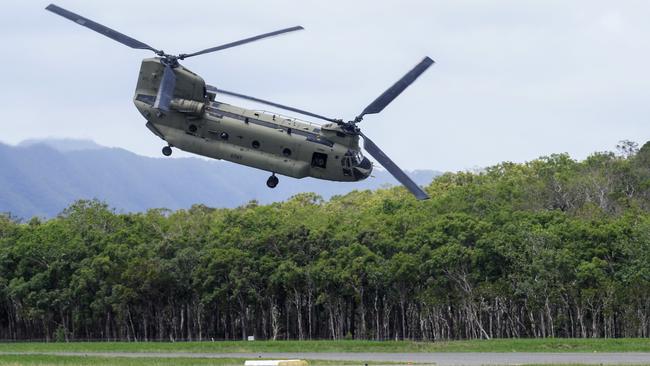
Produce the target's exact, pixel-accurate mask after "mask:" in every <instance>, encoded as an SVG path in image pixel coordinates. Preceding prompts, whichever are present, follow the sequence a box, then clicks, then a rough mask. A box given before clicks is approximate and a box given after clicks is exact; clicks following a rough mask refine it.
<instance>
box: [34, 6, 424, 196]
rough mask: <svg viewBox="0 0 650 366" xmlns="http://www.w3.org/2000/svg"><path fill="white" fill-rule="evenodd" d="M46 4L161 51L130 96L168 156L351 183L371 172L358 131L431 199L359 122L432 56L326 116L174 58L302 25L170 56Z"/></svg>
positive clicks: (145, 65) (401, 177) (413, 188)
mask: <svg viewBox="0 0 650 366" xmlns="http://www.w3.org/2000/svg"><path fill="white" fill-rule="evenodd" d="M45 9H47V10H49V11H51V12H53V13H55V14H57V15H59V16H62V17H64V18H66V19H68V20H71V21H73V22H75V23H76V24H78V25H81V26H83V27H86V28H88V29H91V30H93V31H95V32H98V33H100V34H102V35H104V36H106V37H108V38H110V39H112V40H114V41H117V42H119V43H121V44H123V45H125V46H127V47H130V48H133V49H140V50H149V51H152V52H154V53H155V54H156V55H157V56H158V57H153V58H147V59H144V60H143V61H142V65H141V66H140V73H139V75H138V82H137V86H136V90H135V96H134V98H133V101H134V103H135V106H136V107H137V108H138V110H139V111H140V113H141V114H142V115H143V116H144V118H145V119H146V120H147V123H146V126H147V128H149V130H151V132H153V133H154V134H155V135H157V136H158V137H160V138H161V139H163V140H165V141H166V142H167V146H164V147H163V149H162V152H163V154H164V155H166V156H169V155H171V154H172V147H175V148H178V149H181V150H184V151H187V152H190V153H194V154H198V155H203V156H207V157H210V158H214V159H223V160H228V161H231V162H234V163H237V164H242V165H247V166H250V167H254V168H258V169H263V170H266V171H269V172H271V176H270V177H269V178H268V180H267V181H266V185H267V186H268V187H270V188H275V187H276V186H277V185H278V181H279V180H278V178H277V177H276V174H282V175H286V176H289V177H294V178H304V177H314V178H319V179H327V180H332V181H347V182H353V181H359V180H363V179H366V178H367V177H368V176H370V174H371V173H372V163H371V162H370V160H368V158H366V157H364V156H363V155H362V154H361V147H360V146H359V138H360V137H363V141H364V144H363V147H364V149H365V150H366V151H367V152H368V153H369V154H370V155H371V156H372V157H374V158H375V159H376V160H377V161H378V162H379V163H380V164H381V165H383V167H384V168H386V170H388V171H389V172H390V173H391V174H392V175H393V176H394V177H395V178H396V179H397V180H398V181H399V182H400V183H402V184H403V185H404V186H405V187H406V188H407V189H408V190H409V191H410V192H411V193H413V195H414V196H415V197H416V198H417V199H427V198H429V196H428V195H427V193H426V192H424V190H423V189H422V188H421V187H419V186H418V185H417V184H416V183H415V182H413V180H412V179H411V178H409V177H408V176H407V175H406V173H404V171H402V169H400V168H399V167H398V166H397V164H395V163H394V162H393V161H392V160H391V159H390V158H389V157H388V156H387V155H386V154H385V153H384V152H383V151H382V150H381V149H380V148H379V146H377V145H376V144H375V143H374V142H373V141H372V140H371V139H370V138H369V137H368V136H366V135H365V134H364V133H362V132H361V129H360V128H359V127H358V124H359V123H360V122H361V121H362V120H363V118H364V116H365V115H368V114H376V113H379V112H381V111H382V110H383V109H384V108H385V107H386V106H387V105H388V104H390V103H391V102H392V101H393V100H394V99H395V98H396V97H397V96H398V95H400V94H401V93H402V92H403V91H404V90H405V89H406V88H407V87H408V86H409V85H411V84H412V83H413V82H414V81H415V80H416V79H417V78H418V77H419V76H420V75H421V74H422V73H424V71H426V70H427V69H428V68H429V66H431V65H433V63H434V62H433V60H432V59H430V58H429V57H425V58H424V59H423V60H422V61H420V62H419V63H418V64H417V65H415V67H414V68H413V69H411V70H410V71H409V72H407V73H406V75H404V76H403V77H402V78H400V79H399V80H398V81H397V82H396V83H395V84H394V85H393V86H391V87H390V88H388V89H387V90H386V91H385V92H383V93H382V94H380V95H379V96H378V97H377V98H376V99H375V100H374V101H373V102H372V103H370V104H369V105H368V106H367V107H366V108H365V109H364V110H363V111H362V112H361V113H360V114H359V115H358V116H356V117H355V118H354V119H353V120H350V121H347V122H345V121H343V120H342V119H339V118H330V117H325V116H322V115H318V114H315V113H312V112H308V111H305V110H301V109H298V108H294V107H290V106H286V105H281V104H278V103H274V102H269V101H266V100H262V99H258V98H255V97H251V96H248V95H244V94H239V93H235V92H229V91H226V90H223V89H217V88H215V87H214V86H210V85H206V83H205V81H204V80H203V79H202V78H201V77H200V76H199V75H197V74H195V73H193V72H192V71H190V70H188V69H187V68H186V67H184V66H183V65H181V64H180V63H179V61H182V60H185V59H186V58H188V57H194V56H199V55H204V54H207V53H212V52H217V51H222V50H225V49H229V48H232V47H237V46H241V45H244V44H247V43H250V42H254V41H258V40H261V39H265V38H269V37H274V36H278V35H281V34H286V33H289V32H295V31H299V30H302V29H304V28H303V27H302V26H294V27H290V28H285V29H280V30H276V31H273V32H269V33H264V34H260V35H256V36H253V37H249V38H245V39H241V40H238V41H235V42H230V43H226V44H222V45H219V46H216V47H211V48H206V49H204V50H201V51H198V52H194V53H190V54H185V53H182V54H179V55H171V54H167V53H165V52H164V51H162V50H160V49H156V48H154V47H151V46H150V45H148V44H146V43H144V42H141V41H138V40H137V39H135V38H131V37H129V36H127V35H125V34H122V33H120V32H118V31H116V30H113V29H111V28H108V27H106V26H104V25H102V24H99V23H97V22H95V21H93V20H90V19H88V18H84V17H82V16H81V15H79V14H76V13H73V12H71V11H69V10H66V9H63V8H61V7H59V6H56V5H54V4H50V5H48V6H47V7H46V8H45ZM219 94H224V95H230V96H234V97H238V98H242V99H246V100H251V101H254V102H257V103H261V104H266V105H271V106H273V107H276V108H280V109H283V110H288V111H292V112H296V113H298V114H301V115H304V116H311V117H314V118H317V119H320V120H324V121H327V122H329V123H327V124H324V125H318V124H315V123H311V122H306V121H303V120H300V119H297V118H294V117H287V116H284V115H281V114H278V113H271V112H265V111H258V110H249V109H245V108H240V107H236V106H233V105H230V104H226V103H223V102H220V101H217V100H215V99H216V97H217V96H218V95H219Z"/></svg>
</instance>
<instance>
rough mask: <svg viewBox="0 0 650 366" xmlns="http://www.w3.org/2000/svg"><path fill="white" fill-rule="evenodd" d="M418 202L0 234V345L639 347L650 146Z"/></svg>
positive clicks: (649, 275) (132, 216) (348, 200)
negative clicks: (582, 340)
mask: <svg viewBox="0 0 650 366" xmlns="http://www.w3.org/2000/svg"><path fill="white" fill-rule="evenodd" d="M152 184H155V183H152ZM426 190H427V192H428V193H429V194H430V195H431V197H432V198H431V199H430V200H428V201H422V202H418V201H416V200H415V199H413V198H412V197H411V196H410V195H409V194H408V193H407V192H406V191H405V190H404V189H403V188H401V187H395V188H386V189H381V190H377V191H356V192H352V193H350V194H347V195H344V196H335V197H333V198H332V199H330V200H328V201H324V200H323V199H321V198H320V197H319V196H318V195H316V194H300V195H297V196H295V197H293V198H291V199H289V200H287V201H286V202H282V203H275V204H270V205H259V204H257V203H256V202H250V203H249V204H247V205H245V206H242V207H239V208H235V209H213V208H209V207H205V206H198V205H197V206H194V207H192V208H191V209H189V210H178V211H173V212H172V211H169V210H165V209H157V210H150V211H148V212H146V213H118V212H115V211H114V210H112V209H111V208H110V207H108V206H107V205H106V204H104V203H102V202H98V201H78V202H76V203H74V204H72V205H71V206H70V207H68V208H67V209H66V210H64V211H63V212H62V213H61V214H60V215H58V216H57V217H56V218H53V219H50V220H46V221H45V220H39V219H36V218H34V219H31V220H29V221H23V222H21V221H20V220H17V219H15V218H14V217H12V216H11V215H9V214H7V215H3V216H0V338H2V339H15V340H22V339H48V340H68V339H102V340H104V339H105V340H109V339H111V340H116V339H121V340H131V341H135V340H137V341H143V340H189V339H191V340H210V339H215V340H217V339H242V338H246V337H247V336H250V335H254V336H255V337H257V338H262V339H321V338H330V339H345V338H356V339H423V340H446V339H467V338H493V337H494V338H496V337H650V143H646V144H645V145H644V146H643V147H642V148H641V149H638V148H637V146H636V145H635V144H634V143H631V142H625V143H623V144H621V146H620V153H611V152H604V153H596V154H593V155H591V156H590V157H588V158H587V159H585V160H584V161H575V160H573V159H571V158H570V157H569V156H568V155H565V154H560V155H552V156H549V157H542V158H539V159H537V160H534V161H531V162H528V163H525V164H515V163H502V164H499V165H496V166H492V167H489V168H486V169H484V170H481V171H476V172H459V173H448V174H445V175H443V176H440V177H438V178H436V179H434V180H433V182H431V184H430V185H428V186H427V187H426ZM215 194H219V192H215Z"/></svg>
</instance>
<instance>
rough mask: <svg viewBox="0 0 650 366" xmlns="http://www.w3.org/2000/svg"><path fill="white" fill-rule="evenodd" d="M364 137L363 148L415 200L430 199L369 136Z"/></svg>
mask: <svg viewBox="0 0 650 366" xmlns="http://www.w3.org/2000/svg"><path fill="white" fill-rule="evenodd" d="M361 136H363V147H364V148H365V149H366V151H367V152H368V153H369V154H370V155H372V157H374V158H375V159H377V161H378V162H379V163H380V164H381V165H382V166H383V167H384V168H386V170H388V172H389V173H390V174H392V175H393V177H395V179H397V180H398V181H399V182H400V183H402V184H403V185H404V187H406V189H408V190H409V191H411V193H413V195H414V196H415V198H417V199H418V200H426V199H429V195H427V194H426V192H424V191H423V190H422V188H420V187H419V186H418V185H417V184H416V183H415V182H414V181H413V180H412V179H411V178H409V177H408V175H406V173H404V171H403V170H402V169H400V167H398V166H397V164H395V163H394V162H393V161H392V160H390V158H389V157H388V156H387V155H386V154H385V153H384V152H383V151H381V149H380V148H379V146H377V145H375V143H374V142H372V140H371V139H369V138H368V136H366V135H364V134H363V133H362V134H361Z"/></svg>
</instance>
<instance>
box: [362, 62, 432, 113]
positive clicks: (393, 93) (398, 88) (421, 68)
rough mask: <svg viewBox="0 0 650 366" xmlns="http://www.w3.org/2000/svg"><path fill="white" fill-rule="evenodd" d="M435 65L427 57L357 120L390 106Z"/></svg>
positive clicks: (369, 106) (371, 104) (368, 107)
mask: <svg viewBox="0 0 650 366" xmlns="http://www.w3.org/2000/svg"><path fill="white" fill-rule="evenodd" d="M433 63H434V61H433V60H432V59H430V58H429V57H425V58H424V60H422V61H421V62H420V63H419V64H417V65H415V67H414V68H413V69H412V70H411V71H409V72H408V73H407V74H406V75H404V76H403V77H402V78H401V79H399V80H398V81H397V82H396V83H395V84H394V85H393V86H391V87H390V88H388V90H386V91H385V92H384V93H383V94H382V95H380V96H379V97H378V98H377V99H375V100H374V101H373V102H372V103H370V105H368V106H367V107H366V109H364V110H363V112H361V114H360V115H359V117H357V119H358V120H361V118H363V116H364V115H366V114H373V113H379V112H381V111H382V110H383V109H384V108H385V107H386V106H387V105H388V104H390V102H392V101H393V99H395V98H397V96H398V95H400V94H401V93H402V92H403V91H404V89H406V88H408V86H409V85H411V84H412V83H413V82H414V81H415V79H417V78H418V76H420V75H422V73H423V72H425V71H426V70H427V69H428V68H429V66H431V65H433Z"/></svg>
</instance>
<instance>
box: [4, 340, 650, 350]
mask: <svg viewBox="0 0 650 366" xmlns="http://www.w3.org/2000/svg"><path fill="white" fill-rule="evenodd" d="M0 352H191V353H192V352H193V353H232V352H650V339H645V338H617V339H564V338H553V339H494V340H474V341H452V342H412V341H254V342H246V341H222V342H174V343H172V342H71V343H53V342H52V343H44V342H43V343H39V342H14V343H10V342H6V343H0Z"/></svg>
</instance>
